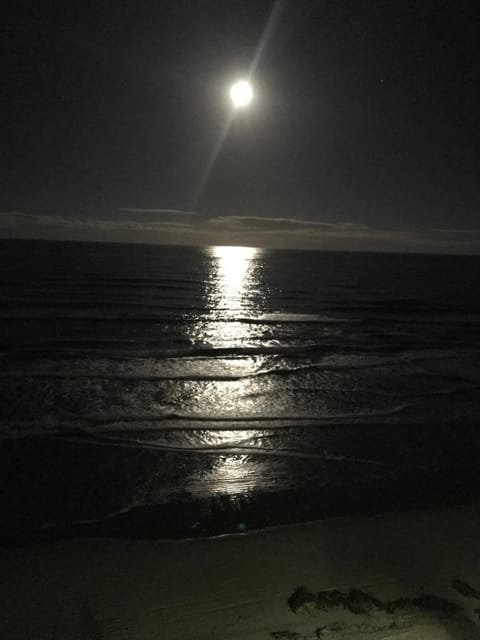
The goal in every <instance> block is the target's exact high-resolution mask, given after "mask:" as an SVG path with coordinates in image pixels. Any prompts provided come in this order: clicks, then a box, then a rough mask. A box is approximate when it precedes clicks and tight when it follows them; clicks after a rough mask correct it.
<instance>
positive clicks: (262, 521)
mask: <svg viewBox="0 0 480 640" xmlns="http://www.w3.org/2000/svg"><path fill="white" fill-rule="evenodd" d="M470 431H471V430H465V433H463V432H462V433H458V432H457V433H456V438H455V441H452V442H451V444H450V446H449V447H448V448H447V445H448V437H449V433H448V430H443V432H442V433H443V435H442V436H441V437H440V436H438V437H437V439H436V440H435V441H434V444H432V445H431V452H430V461H429V463H428V465H427V466H426V467H425V468H422V467H421V466H420V465H419V464H418V463H416V461H415V460H410V465H409V466H406V465H399V466H398V468H396V467H394V466H393V465H392V466H391V467H388V466H385V467H375V468H374V470H371V471H370V473H368V474H367V473H364V467H363V466H362V465H357V464H356V462H355V461H354V462H351V463H350V462H349V461H348V460H344V461H342V462H339V463H337V462H335V464H334V466H333V467H331V468H330V469H326V470H325V469H324V468H323V467H322V464H323V463H322V461H320V462H319V463H317V462H316V461H314V462H313V463H311V462H310V461H300V462H299V463H298V464H299V465H300V466H298V467H295V466H294V467H288V468H287V470H288V469H291V470H292V474H291V476H290V477H289V475H288V474H287V473H284V475H283V482H284V484H277V485H275V480H276V476H275V475H272V477H271V478H268V477H267V479H266V482H264V483H263V484H262V483H259V484H258V485H257V486H252V487H247V488H244V487H243V485H241V475H240V471H241V470H242V469H243V468H244V466H245V461H244V459H243V458H242V459H241V462H242V466H241V468H240V467H238V465H233V468H234V471H235V476H232V478H231V483H232V486H231V487H227V489H224V487H222V486H221V485H218V486H216V485H215V484H209V482H208V481H206V480H205V477H208V474H211V473H212V469H213V470H214V473H215V465H216V464H217V463H218V456H217V455H216V454H209V453H208V454H205V453H198V454H196V453H179V452H173V453H172V452H162V451H151V450H148V449H146V450H142V449H139V450H135V449H128V448H126V449H122V448H112V449H111V450H109V451H108V452H107V451H106V449H105V448H104V447H102V448H101V449H99V448H98V447H96V446H95V445H94V444H91V443H88V442H85V443H79V442H75V441H73V442H68V441H63V440H55V439H53V438H45V437H42V438H30V439H28V440H23V441H21V442H19V441H18V440H17V441H3V442H1V443H0V468H1V469H2V472H1V474H0V475H1V477H2V482H1V483H0V504H2V513H1V516H0V547H2V546H3V547H10V548H14V547H22V546H28V545H29V544H33V543H39V544H41V543H44V542H55V541H58V540H62V539H67V540H68V539H75V538H115V539H123V540H157V539H164V540H168V539H170V540H171V539H185V538H202V537H208V536H217V535H221V534H232V533H236V532H247V531H252V530H263V529H265V528H268V527H271V526H282V525H295V524H299V523H305V522H317V521H322V520H324V519H327V518H332V517H341V516H362V515H374V514H378V513H388V512H401V511H408V510H414V509H416V510H418V509H427V508H433V507H435V508H441V507H446V506H451V505H460V504H469V503H472V502H474V501H477V500H480V468H479V467H478V463H477V460H478V455H477V452H478V443H477V440H478V436H477V435H476V434H474V435H472V434H471V433H470ZM477 433H478V431H477ZM462 434H463V435H462ZM427 435H428V434H427ZM461 436H462V437H461ZM469 436H471V437H469ZM474 436H475V437H474ZM450 439H451V437H450ZM427 440H428V439H427V437H426V435H425V434H422V441H421V443H420V444H421V447H420V453H418V454H416V455H418V457H419V459H420V458H421V455H422V451H423V450H424V449H425V447H426V446H427V444H428V443H427ZM458 440H460V442H461V443H464V444H461V446H460V445H459V444H458ZM349 446H353V445H351V444H349ZM382 446H383V447H384V449H385V450H386V448H387V447H390V448H392V449H393V448H394V444H393V443H392V442H390V441H388V442H385V444H384V445H382ZM412 449H413V445H412ZM442 451H444V452H445V453H442ZM436 452H438V456H436ZM467 455H468V457H467ZM440 456H443V457H440ZM236 459H237V455H236V454H231V455H230V456H229V457H228V460H229V461H230V460H232V461H235V460H236ZM250 460H251V466H250V468H255V465H260V462H259V460H261V458H256V457H255V455H254V454H251V455H250ZM286 460H287V461H288V462H289V464H290V459H286ZM294 464H297V462H296V461H295V460H294ZM225 473H226V472H225ZM213 477H215V476H213ZM300 481H301V482H300ZM269 483H270V484H269ZM288 483H290V485H289V484H288Z"/></svg>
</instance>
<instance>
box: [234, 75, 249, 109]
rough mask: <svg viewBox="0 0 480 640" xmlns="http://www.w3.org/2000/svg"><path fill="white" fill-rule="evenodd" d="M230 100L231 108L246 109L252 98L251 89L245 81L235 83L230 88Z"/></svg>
mask: <svg viewBox="0 0 480 640" xmlns="http://www.w3.org/2000/svg"><path fill="white" fill-rule="evenodd" d="M230 98H231V99H232V102H233V106H234V107H235V108H236V109H238V108H241V107H246V106H247V105H248V104H250V102H251V101H252V98H253V91H252V87H251V85H250V83H249V82H247V81H246V80H239V81H238V82H235V84H233V85H232V86H231V88H230Z"/></svg>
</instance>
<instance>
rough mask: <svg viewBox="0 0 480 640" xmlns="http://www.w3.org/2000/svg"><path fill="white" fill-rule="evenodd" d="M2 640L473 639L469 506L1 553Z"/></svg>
mask: <svg viewBox="0 0 480 640" xmlns="http://www.w3.org/2000/svg"><path fill="white" fill-rule="evenodd" d="M0 557H1V576H2V581H1V593H0V596H1V600H2V610H3V613H2V616H1V622H0V637H2V638H8V639H9V640H16V639H20V638H21V639H25V638H32V639H36V640H44V639H45V640H53V639H57V640H60V639H61V640H67V639H80V638H82V639H85V638H89V639H95V640H98V639H107V638H108V639H109V638H115V639H116V640H120V639H124V638H125V639H127V638H128V639H130V640H137V639H138V640H140V639H141V640H147V639H149V640H150V639H152V640H153V639H167V640H177V639H178V640H180V639H181V640H186V639H189V638H197V639H199V640H202V639H205V640H206V639H208V640H212V639H217V640H221V639H230V638H231V639H243V638H245V639H246V638H248V639H249V640H257V639H258V640H260V639H262V640H266V639H272V638H273V639H275V638H276V639H280V640H301V639H303V638H308V639H310V638H332V639H339V638H349V639H355V638H358V639H360V638H367V637H372V638H376V639H381V638H402V639H409V638H412V639H413V638H416V639H418V638H435V639H441V638H454V639H458V640H468V639H469V638H472V639H473V638H480V626H479V621H480V592H479V590H480V506H479V504H478V503H476V504H473V505H469V506H463V507H448V508H443V509H435V510H429V511H416V512H408V513H392V514H384V515H379V516H373V517H355V518H336V519H329V520H325V521H322V522H317V523H311V524H303V525H298V526H291V527H282V528H276V529H271V530H267V531H261V532H255V533H250V534H244V535H232V536H225V537H221V538H210V539H201V540H186V541H178V542H145V541H143V542H125V541H119V540H95V539H88V540H73V541H63V542H56V543H51V544H41V545H40V544H38V545H32V546H29V547H25V548H20V549H14V550H10V549H9V550H6V549H4V550H2V551H1V556H0Z"/></svg>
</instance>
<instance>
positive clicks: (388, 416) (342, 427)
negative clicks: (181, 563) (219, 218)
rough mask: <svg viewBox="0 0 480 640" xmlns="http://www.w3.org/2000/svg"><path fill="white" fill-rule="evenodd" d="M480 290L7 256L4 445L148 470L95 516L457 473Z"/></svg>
mask: <svg viewBox="0 0 480 640" xmlns="http://www.w3.org/2000/svg"><path fill="white" fill-rule="evenodd" d="M479 276H480V260H479V259H478V258H473V257H446V256H415V255H409V256H402V255H374V254H347V253H343V254H342V253H338V254H334V253H331V254H329V253H320V252H294V251H291V252H288V251H267V250H260V249H254V248H246V247H208V248H178V247H154V246H135V245H132V246H127V245H102V244H74V243H43V242H7V241H4V242H1V243H0V297H1V302H2V304H1V307H0V326H1V328H2V330H1V336H0V358H1V369H0V375H1V389H2V390H1V395H0V409H1V413H0V430H1V437H2V438H3V442H4V446H7V445H6V444H5V442H10V443H11V442H13V441H15V442H17V443H18V442H20V441H22V442H24V443H26V442H27V440H28V441H30V442H32V438H33V439H35V442H36V443H37V445H38V444H39V443H40V444H39V446H40V447H44V449H45V451H49V450H51V449H52V446H53V445H52V444H51V443H52V439H53V440H55V441H56V442H57V445H56V446H58V443H60V442H62V443H63V445H62V446H67V443H69V445H68V446H73V443H75V446H76V447H77V449H76V451H78V450H79V449H78V447H80V448H81V447H84V449H82V451H83V450H84V451H85V452H87V453H86V454H85V455H86V457H89V458H90V459H92V456H93V457H94V458H95V460H96V461H98V460H103V461H105V460H107V461H108V463H107V466H108V465H110V464H111V462H112V460H114V459H115V456H116V455H121V456H127V457H128V456H130V457H129V458H128V460H130V462H131V460H132V456H136V458H135V459H136V460H138V457H139V456H144V458H142V462H141V464H140V463H139V464H137V466H136V467H135V470H134V471H132V470H131V469H130V472H129V473H130V475H129V480H128V481H127V480H126V479H125V478H123V475H122V474H121V472H120V471H119V469H118V468H117V467H115V468H114V470H112V469H110V468H109V469H104V471H103V472H104V473H109V474H110V477H112V475H115V474H116V473H117V474H118V473H120V475H122V478H123V480H122V481H121V482H120V481H119V480H118V479H117V482H120V485H121V487H122V489H121V492H120V493H121V495H122V498H121V499H118V500H116V501H115V500H114V501H113V502H115V509H114V508H113V506H112V500H111V497H109V498H108V499H107V498H105V500H104V502H105V505H104V507H102V508H100V507H98V508H97V509H96V510H95V509H93V510H92V514H91V515H92V517H94V516H96V515H98V514H97V513H96V512H97V511H99V512H101V514H102V517H104V516H105V517H109V515H110V513H111V512H112V513H113V511H114V510H124V509H127V510H128V509H129V508H131V507H132V506H138V505H148V504H160V503H165V502H167V501H168V500H171V499H172V496H176V497H178V496H179V495H180V494H181V495H183V496H190V497H191V496H203V497H209V496H210V497H211V496H214V495H217V494H218V495H230V496H236V497H238V496H242V495H243V496H247V495H249V492H252V491H257V492H258V491H260V492H263V493H268V492H276V491H279V490H281V489H282V488H284V489H288V490H290V489H292V488H293V489H294V488H295V487H301V486H308V487H309V488H312V487H315V486H318V487H323V486H327V485H329V484H332V483H335V482H336V483H339V484H342V483H343V484H346V483H348V482H354V481H357V479H358V481H364V480H365V479H366V478H367V479H368V478H369V479H371V480H372V479H378V478H387V477H393V476H395V475H397V476H398V475H399V474H401V473H405V469H419V468H430V467H435V466H437V467H438V465H440V466H441V465H442V464H443V465H444V467H445V469H447V468H453V467H455V465H457V466H458V465H459V464H460V462H459V460H460V457H461V454H460V453H459V451H457V449H455V446H454V447H453V448H452V449H451V450H450V451H448V450H445V449H448V448H449V446H447V445H446V443H450V444H451V443H452V442H453V441H454V440H456V442H457V445H456V446H457V447H463V446H465V447H466V448H468V447H467V445H466V443H467V440H468V439H465V438H463V436H462V435H461V434H462V433H463V432H462V430H463V429H466V428H468V429H469V434H470V435H469V436H468V438H469V442H470V449H471V450H472V446H473V447H474V448H475V446H476V439H475V438H476V435H475V434H476V424H477V423H478V422H479V418H480V393H479V388H480V361H479V358H478V356H479V353H480V296H479V293H480V290H479V284H478V282H479ZM409 425H410V426H409ZM409 429H410V430H409ZM405 430H407V431H405ZM407 432H408V433H407ZM422 434H423V440H421V442H419V441H418V438H420V439H421V438H422ZM435 434H443V435H440V436H439V438H440V441H441V442H443V445H442V447H443V448H442V447H440V449H441V450H440V449H439V448H438V447H436V445H435V437H436V436H435ZM472 434H474V435H473V436H472ZM442 438H443V440H442ZM472 438H473V440H472ZM426 443H431V446H427V445H426ZM444 445H445V446H444ZM21 446H22V445H20V444H17V445H16V449H15V450H16V451H17V452H18V450H19V449H18V448H19V447H21ZM37 450H38V448H37ZM120 450H121V452H120ZM473 450H475V449H473ZM22 451H24V449H22ZM454 451H456V453H454ZM22 455H23V454H22ZM462 455H463V454H462ZM145 456H147V458H148V460H147V458H145ZM148 456H150V457H148ZM455 456H457V458H455ZM459 456H460V457H459ZM80 457H82V456H80ZM75 460H76V462H75V464H77V465H78V464H80V463H79V462H78V456H77V457H76V458H75ZM26 464H27V463H26ZM28 464H31V460H30V459H29V462H28ZM35 464H36V465H37V466H36V472H35V473H37V474H38V473H39V468H40V467H39V466H38V465H39V461H38V459H37V460H36V463H35ZM95 464H97V462H95ZM119 464H120V463H119ZM121 464H122V465H123V468H124V469H125V468H126V467H125V460H124V458H122V463H121ZM452 465H453V466H452ZM74 466H75V465H74ZM127 466H128V465H127ZM72 468H73V467H72ZM57 471H58V473H60V471H59V470H58V469H57ZM62 473H63V472H62ZM72 473H73V472H72ZM76 473H80V471H78V469H77V471H76ZM81 473H83V474H85V469H83V470H82V471H81ZM12 474H14V472H13V471H12ZM87 475H88V474H87ZM12 477H13V476H12ZM10 481H11V478H10V480H9V482H10ZM52 482H53V480H52ZM86 482H87V481H86ZM96 482H97V484H98V477H97V480H96ZM47 484H48V483H47ZM87 484H88V482H87ZM49 486H50V485H49ZM26 491H27V490H26ZM27 493H28V491H27ZM97 493H98V491H97ZM100 493H101V491H100ZM24 497H25V496H24ZM97 497H98V496H97ZM77 498H78V496H77ZM99 501H100V502H101V501H102V500H101V499H100V498H99ZM77 502H78V504H79V505H80V506H79V511H81V512H82V514H81V517H84V516H85V517H87V516H88V515H89V513H88V511H89V510H88V507H87V506H85V507H81V499H77ZM107 503H108V504H109V505H110V506H108V507H107V506H106V505H107ZM102 509H103V510H102ZM94 511H95V513H93V512H94ZM83 512H85V513H83ZM52 517H53V520H55V517H54V515H53V516H52V514H50V516H49V518H50V519H52ZM79 517H80V516H79Z"/></svg>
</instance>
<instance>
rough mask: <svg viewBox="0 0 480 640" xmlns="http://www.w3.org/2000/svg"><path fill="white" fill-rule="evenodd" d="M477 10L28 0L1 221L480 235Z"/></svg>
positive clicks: (19, 27)
mask: <svg viewBox="0 0 480 640" xmlns="http://www.w3.org/2000/svg"><path fill="white" fill-rule="evenodd" d="M479 18H480V5H479V4H478V2H475V1H472V2H468V1H464V2H462V1H461V0H455V1H451V2H449V1H445V2H441V1H437V2H429V1H425V0H422V1H420V0H419V1H418V2H409V1H405V2H400V1H397V2H395V1H384V2H382V1H373V2H369V1H363V0H357V1H355V2H342V1H338V2H333V1H327V0H324V1H312V0H310V1H304V0H290V1H288V0H284V1H277V2H272V1H271V0H269V1H268V2H264V1H262V0H243V1H237V0H222V1H220V0H218V1H213V0H211V1H208V0H197V1H193V0H156V1H153V0H152V1H151V2H144V1H142V0H137V1H135V2H133V1H131V0H129V1H128V2H124V1H120V0H117V1H111V2H95V3H90V2H61V3H55V2H31V3H22V2H12V3H10V4H9V6H7V9H6V10H5V9H4V13H3V18H2V22H3V26H2V36H3V38H4V41H5V46H4V52H5V53H4V56H3V62H4V65H3V66H4V69H6V73H4V74H3V75H4V77H3V80H2V85H3V87H2V89H3V94H4V103H5V104H6V117H5V116H4V118H3V127H2V128H3V132H2V139H3V142H2V147H3V151H2V154H1V155H2V169H1V180H2V184H1V194H0V198H1V202H0V212H1V213H0V235H1V236H3V237H41V238H67V239H78V240H85V239H92V240H112V241H131V242H153V243H162V242H164V243H172V242H173V243H187V244H202V243H227V244H244V243H245V244H260V245H265V246H283V247H300V248H302V247H305V248H308V247H314V248H315V247H318V248H323V249H353V250H378V251H383V250H400V251H404V250H405V251H427V252H432V251H433V252H453V253H457V252H459V253H480V220H479V212H480V190H479V181H478V167H480V133H479V113H480V111H479V105H480V89H479V82H480V76H479V67H480V65H479V62H478V60H479V45H478V43H479V42H480V28H479V24H480V23H479ZM254 60H255V61H256V64H253V61H254ZM252 64H253V66H254V67H255V68H254V71H253V74H252V77H251V80H252V84H253V87H254V91H255V99H254V101H253V102H252V104H251V105H250V107H249V108H248V109H244V110H242V111H241V112H235V114H234V115H233V119H232V120H231V123H230V126H229V128H228V131H226V127H227V123H228V122H229V119H230V115H231V111H232V108H231V104H230V102H229V98H228V89H229V86H230V84H231V83H232V82H233V81H234V80H236V79H237V78H239V77H243V76H248V73H249V69H250V68H251V66H252ZM225 131H226V135H225V137H224V140H223V144H222V145H221V148H220V150H219V153H218V155H217V156H216V158H215V162H212V159H213V156H214V150H215V149H216V148H217V147H218V146H219V141H221V139H222V135H223V133H224V132H225ZM209 167H210V168H211V170H210V171H208V168H209ZM207 174H208V175H207Z"/></svg>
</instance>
